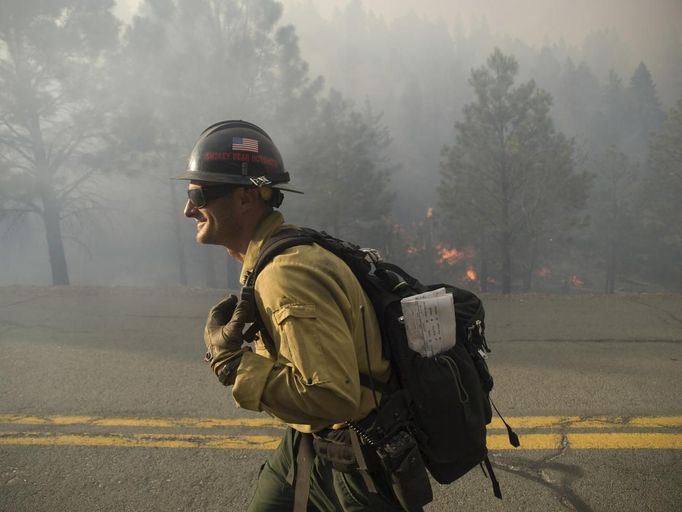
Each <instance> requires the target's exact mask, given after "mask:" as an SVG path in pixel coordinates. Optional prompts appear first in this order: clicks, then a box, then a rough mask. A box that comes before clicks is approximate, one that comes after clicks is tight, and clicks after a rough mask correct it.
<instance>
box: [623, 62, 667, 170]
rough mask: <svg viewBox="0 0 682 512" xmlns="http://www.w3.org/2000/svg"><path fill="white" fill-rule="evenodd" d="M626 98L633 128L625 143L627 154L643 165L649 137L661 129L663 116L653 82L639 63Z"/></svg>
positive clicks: (645, 159) (644, 66) (643, 65)
mask: <svg viewBox="0 0 682 512" xmlns="http://www.w3.org/2000/svg"><path fill="white" fill-rule="evenodd" d="M627 97H628V107H629V112H628V114H629V119H628V121H629V124H630V125H632V126H633V129H632V132H631V134H630V137H629V140H628V141H627V147H628V153H629V155H630V156H631V157H632V158H635V159H637V160H638V161H639V162H640V163H642V164H644V163H646V161H647V151H648V150H647V148H648V145H649V137H650V136H651V134H652V133H653V132H654V131H656V130H658V129H659V128H660V127H661V125H662V123H663V121H664V119H665V114H664V112H663V111H662V110H661V106H660V103H659V101H658V94H657V93H656V85H655V84H654V80H653V78H652V77H651V73H649V69H648V68H647V67H646V65H645V64H644V63H643V62H640V63H639V66H637V69H635V72H634V73H633V74H632V78H631V79H630V86H629V87H628V90H627Z"/></svg>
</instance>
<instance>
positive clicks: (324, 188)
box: [292, 91, 395, 248]
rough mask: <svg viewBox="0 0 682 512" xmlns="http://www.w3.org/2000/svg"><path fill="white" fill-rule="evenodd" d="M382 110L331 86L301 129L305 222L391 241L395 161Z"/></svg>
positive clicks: (360, 239)
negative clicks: (348, 98) (389, 150)
mask: <svg viewBox="0 0 682 512" xmlns="http://www.w3.org/2000/svg"><path fill="white" fill-rule="evenodd" d="M389 142H390V139H389V135H388V131H387V130H386V128H385V127H384V126H383V124H382V122H381V116H379V115H376V114H374V113H373V112H372V109H371V106H370V105H369V103H366V104H365V107H364V109H363V110H358V109H356V108H355V107H354V106H353V104H351V103H349V102H348V101H346V100H344V99H343V97H342V96H341V94H340V93H338V92H336V91H331V92H330V94H329V96H328V98H325V99H324V100H323V101H321V102H320V108H319V112H318V114H317V115H316V117H315V118H314V119H311V120H310V122H309V124H308V126H307V129H306V130H304V131H302V132H301V133H300V135H299V138H298V142H297V144H296V145H297V146H298V147H299V152H298V153H297V155H296V156H295V158H294V160H293V161H292V167H293V168H295V169H296V171H297V181H298V182H299V183H304V184H305V187H304V188H305V193H306V196H307V197H305V198H304V199H305V200H304V201H301V204H300V206H299V210H298V213H297V216H298V218H300V220H301V223H303V224H307V225H311V226H313V227H316V228H319V229H324V230H327V231H329V232H330V233H331V234H333V235H335V236H339V237H341V238H345V239H348V240H352V241H354V242H356V243H358V244H364V245H369V246H374V247H377V246H378V247H379V248H385V247H386V245H387V244H388V239H387V234H388V232H389V231H390V223H389V215H390V212H391V202H392V198H393V196H392V193H391V191H390V187H389V185H390V181H389V180H390V176H391V174H392V172H393V170H394V168H395V167H394V166H393V164H392V163H391V161H390V159H389V158H388V154H387V152H386V150H387V148H388V144H389Z"/></svg>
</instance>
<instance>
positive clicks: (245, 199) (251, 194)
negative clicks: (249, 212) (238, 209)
mask: <svg viewBox="0 0 682 512" xmlns="http://www.w3.org/2000/svg"><path fill="white" fill-rule="evenodd" d="M260 201H261V197H260V193H259V192H258V189H257V188H240V189H239V204H240V206H242V207H243V208H244V209H251V208H253V207H254V206H257V205H258V204H259V203H260Z"/></svg>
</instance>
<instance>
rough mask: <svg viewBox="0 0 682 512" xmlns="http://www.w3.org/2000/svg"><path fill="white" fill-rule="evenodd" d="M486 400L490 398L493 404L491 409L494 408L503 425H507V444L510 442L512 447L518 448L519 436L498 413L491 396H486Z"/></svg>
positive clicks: (519, 443)
mask: <svg viewBox="0 0 682 512" xmlns="http://www.w3.org/2000/svg"><path fill="white" fill-rule="evenodd" d="M488 400H490V405H492V406H493V409H495V412H496V413H497V415H498V416H499V417H500V419H501V420H502V423H504V426H505V427H507V436H509V444H511V445H512V446H513V447H514V448H518V447H519V446H520V445H521V441H519V436H517V435H516V432H514V431H513V430H512V428H511V427H510V426H509V423H507V422H506V421H504V418H503V417H502V415H501V414H500V411H498V410H497V407H495V404H494V403H493V400H492V398H490V397H488Z"/></svg>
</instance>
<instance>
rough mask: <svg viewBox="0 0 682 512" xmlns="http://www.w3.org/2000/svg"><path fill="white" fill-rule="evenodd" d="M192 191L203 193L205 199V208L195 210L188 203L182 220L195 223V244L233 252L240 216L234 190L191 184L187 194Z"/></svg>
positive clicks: (207, 184)
mask: <svg viewBox="0 0 682 512" xmlns="http://www.w3.org/2000/svg"><path fill="white" fill-rule="evenodd" d="M193 189H195V190H196V189H203V190H204V191H205V197H206V204H204V205H201V206H195V205H194V204H192V201H191V200H189V199H188V200H187V204H185V211H184V213H185V217H188V218H191V219H194V220H195V221H196V228H197V233H196V240H197V242H199V243H201V244H212V245H223V246H225V247H227V248H228V250H229V249H233V248H234V245H235V241H236V240H237V239H238V238H237V237H238V236H239V233H240V230H241V223H240V218H239V212H238V210H237V204H236V201H235V200H234V191H235V190H236V188H232V189H231V190H230V189H229V188H227V189H226V187H225V186H224V185H221V184H216V183H200V182H190V184H189V190H193ZM216 196H218V197H216Z"/></svg>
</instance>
